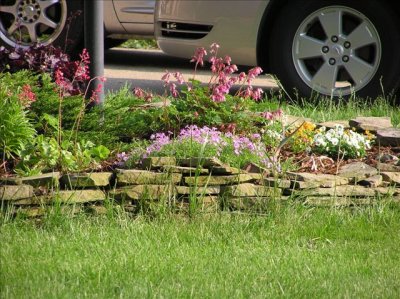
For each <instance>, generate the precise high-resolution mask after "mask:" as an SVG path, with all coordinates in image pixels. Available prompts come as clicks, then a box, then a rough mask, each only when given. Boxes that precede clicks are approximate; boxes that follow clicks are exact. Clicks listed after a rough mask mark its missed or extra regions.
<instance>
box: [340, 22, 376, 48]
mask: <svg viewBox="0 0 400 299" xmlns="http://www.w3.org/2000/svg"><path fill="white" fill-rule="evenodd" d="M347 40H348V41H349V42H350V43H351V45H352V48H353V49H358V48H361V47H363V46H367V45H370V44H373V43H376V42H377V40H376V38H375V37H374V36H373V35H372V32H371V31H370V30H369V28H368V26H367V24H365V22H363V23H361V24H360V25H359V26H358V27H357V28H356V29H354V30H353V32H351V33H350V35H349V36H348V37H347Z"/></svg>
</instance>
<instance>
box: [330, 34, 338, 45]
mask: <svg viewBox="0 0 400 299" xmlns="http://www.w3.org/2000/svg"><path fill="white" fill-rule="evenodd" d="M331 40H332V41H333V42H334V43H337V42H338V40H339V38H338V37H337V36H336V35H334V36H332V38H331Z"/></svg>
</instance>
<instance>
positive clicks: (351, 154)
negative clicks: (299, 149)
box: [313, 125, 371, 158]
mask: <svg viewBox="0 0 400 299" xmlns="http://www.w3.org/2000/svg"><path fill="white" fill-rule="evenodd" d="M370 148H371V140H370V138H369V137H368V136H365V135H362V134H359V133H357V132H354V131H352V130H345V129H344V127H343V126H342V125H336V126H335V128H333V129H330V130H328V131H327V130H326V128H325V127H321V128H320V129H318V133H317V134H315V136H314V143H313V150H314V151H315V152H317V153H321V154H327V155H329V156H331V157H335V158H362V157H364V156H365V155H366V151H367V150H369V149H370Z"/></svg>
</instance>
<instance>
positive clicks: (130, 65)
mask: <svg viewBox="0 0 400 299" xmlns="http://www.w3.org/2000/svg"><path fill="white" fill-rule="evenodd" d="M238 68H239V71H247V70H248V69H249V67H246V66H238ZM166 70H168V71H170V72H177V71H179V72H181V73H182V74H183V76H184V78H185V80H188V79H191V78H193V70H194V64H193V63H190V61H189V59H181V58H175V57H171V56H168V55H165V54H164V53H162V52H161V51H159V50H132V49H122V48H113V49H110V50H108V51H106V52H105V70H104V75H105V77H106V78H107V81H106V83H105V91H106V92H107V91H116V90H119V89H120V88H121V87H123V86H124V85H126V84H128V85H129V86H130V87H131V88H134V87H140V88H142V89H144V90H148V91H151V92H153V93H154V94H163V93H164V91H165V90H164V87H163V83H162V81H161V77H162V76H163V74H164V73H165V71H166ZM210 75H211V72H210V71H209V69H207V67H206V66H205V67H203V68H201V69H198V71H197V72H196V77H195V79H197V80H200V81H201V82H203V83H208V81H209V80H210ZM253 86H254V87H261V88H263V90H264V91H265V92H268V90H274V89H277V88H278V87H277V85H276V83H275V81H274V80H273V79H271V78H270V77H268V76H266V75H261V76H260V77H259V78H257V79H256V80H255V81H254V82H253ZM238 88H239V86H235V87H234V88H232V90H233V92H234V91H235V90H237V89H238Z"/></svg>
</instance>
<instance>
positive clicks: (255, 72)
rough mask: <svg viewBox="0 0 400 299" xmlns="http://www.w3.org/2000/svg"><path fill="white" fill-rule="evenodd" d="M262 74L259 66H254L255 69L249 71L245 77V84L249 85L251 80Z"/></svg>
mask: <svg viewBox="0 0 400 299" xmlns="http://www.w3.org/2000/svg"><path fill="white" fill-rule="evenodd" d="M262 72H263V70H262V68H260V67H259V66H256V67H255V68H252V69H251V70H249V73H248V75H247V82H248V83H249V84H250V82H251V80H253V79H255V78H256V77H257V76H258V75H260V74H261V73H262Z"/></svg>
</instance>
